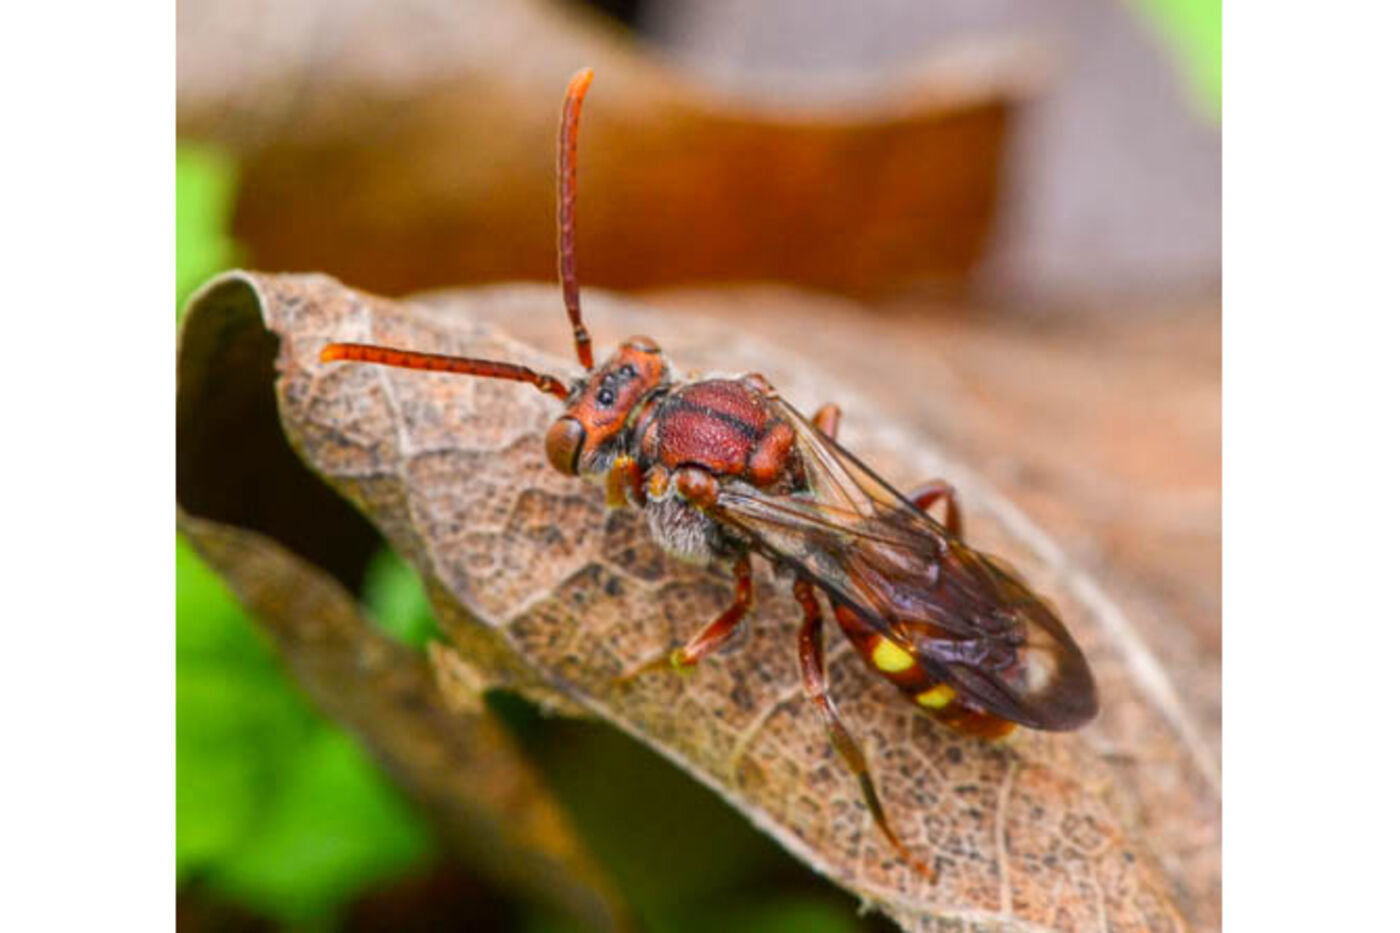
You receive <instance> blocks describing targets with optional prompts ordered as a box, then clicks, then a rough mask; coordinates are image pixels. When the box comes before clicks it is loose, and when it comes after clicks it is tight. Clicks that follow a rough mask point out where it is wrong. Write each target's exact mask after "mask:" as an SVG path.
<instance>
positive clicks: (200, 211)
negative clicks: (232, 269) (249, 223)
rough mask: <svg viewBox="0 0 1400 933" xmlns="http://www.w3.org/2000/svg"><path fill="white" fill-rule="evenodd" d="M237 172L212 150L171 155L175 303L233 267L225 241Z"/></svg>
mask: <svg viewBox="0 0 1400 933" xmlns="http://www.w3.org/2000/svg"><path fill="white" fill-rule="evenodd" d="M236 190H237V172H236V169H235V166H234V162H233V159H232V158H231V157H230V156H228V155H227V154H225V153H222V152H219V151H218V150H215V149H209V148H201V147H194V146H189V145H182V146H178V147H176V149H175V300H176V303H177V307H183V305H184V302H185V299H186V298H188V297H189V295H190V292H192V291H194V289H195V288H196V287H197V286H198V285H199V284H200V283H202V282H203V281H204V280H205V279H207V278H209V276H211V275H213V274H214V273H215V272H218V271H219V270H221V269H225V268H228V267H229V266H231V265H234V264H235V263H237V261H238V249H237V246H236V245H235V243H234V241H233V238H232V237H230V236H229V234H228V229H229V220H230V218H231V217H232V215H233V196H234V193H235V191H236Z"/></svg>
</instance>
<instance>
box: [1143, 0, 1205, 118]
mask: <svg viewBox="0 0 1400 933" xmlns="http://www.w3.org/2000/svg"><path fill="white" fill-rule="evenodd" d="M1137 7H1138V9H1139V10H1141V11H1142V12H1143V14H1144V15H1146V16H1147V18H1148V20H1149V21H1150V22H1151V24H1152V25H1153V27H1155V28H1156V29H1157V31H1158V32H1159V33H1160V34H1161V35H1162V37H1163V39H1164V40H1165V41H1166V42H1167V46H1168V50H1169V51H1170V52H1171V54H1172V56H1173V57H1174V58H1175V59H1176V64H1177V68H1178V69H1180V71H1181V73H1182V75H1183V76H1184V77H1185V83H1186V86H1187V88H1188V89H1189V90H1190V92H1191V96H1192V98H1193V99H1194V101H1195V103H1196V106H1197V107H1198V108H1199V109H1200V110H1201V111H1202V112H1203V113H1205V114H1208V115H1209V116H1211V117H1213V118H1215V119H1216V120H1218V119H1219V118H1220V82H1221V66H1220V53H1221V22H1220V21H1221V16H1220V9H1221V4H1220V0H1137Z"/></svg>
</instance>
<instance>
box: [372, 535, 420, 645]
mask: <svg viewBox="0 0 1400 933" xmlns="http://www.w3.org/2000/svg"><path fill="white" fill-rule="evenodd" d="M364 601H365V605H366V606H367V607H368V608H369V611H370V614H371V615H372V616H373V617H374V620H375V622H376V623H377V624H378V626H379V628H380V629H381V630H382V631H383V632H384V634H386V635H388V636H389V637H390V638H393V639H395V640H397V641H399V642H402V643H403V644H405V645H410V646H412V647H414V648H422V647H423V646H425V645H426V644H427V643H428V642H429V641H431V640H432V639H434V638H436V637H437V633H438V631H437V621H436V620H435V619H434V618H433V610H432V606H431V605H430V604H429V603H428V594H427V593H425V592H424V591H423V584H422V581H420V580H419V579H418V574H416V573H414V571H413V569H412V568H411V567H409V566H408V564H407V563H405V562H404V560H403V559H402V558H401V557H399V556H398V554H396V553H394V552H393V551H392V550H390V549H389V548H387V547H386V548H381V549H380V550H379V552H378V553H377V554H375V555H374V558H373V559H372V560H371V561H370V564H369V568H368V570H367V571H366V572H365V583H364Z"/></svg>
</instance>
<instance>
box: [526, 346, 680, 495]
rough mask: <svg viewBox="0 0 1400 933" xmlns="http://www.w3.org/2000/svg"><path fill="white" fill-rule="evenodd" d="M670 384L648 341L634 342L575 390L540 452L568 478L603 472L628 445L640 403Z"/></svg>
mask: <svg viewBox="0 0 1400 933" xmlns="http://www.w3.org/2000/svg"><path fill="white" fill-rule="evenodd" d="M669 381H670V366H669V365H668V364H667V362H666V358H665V357H664V356H662V355H661V348H660V347H658V346H657V345H656V341H654V340H652V339H651V338H650V337H633V338H631V339H630V340H628V341H626V342H625V343H623V344H622V345H621V346H620V347H618V348H617V351H616V352H614V353H613V355H612V356H611V357H609V358H608V359H607V360H606V361H604V362H603V364H602V365H601V366H598V367H595V368H594V369H593V370H592V371H591V372H590V373H588V375H587V376H585V377H584V378H583V379H582V380H580V381H579V382H578V383H576V384H575V385H574V388H573V391H571V392H570V393H569V399H568V407H566V408H565V409H564V413H563V414H562V415H560V416H559V420H557V421H555V422H554V424H553V425H551V426H550V428H549V432H548V433H547V434H546V435H545V452H546V454H548V456H549V462H550V463H551V464H552V465H553V466H554V468H555V469H556V470H558V471H559V472H561V473H564V474H565V475H568V476H579V475H583V476H595V475H601V474H604V473H606V472H607V470H608V468H609V467H610V466H611V464H612V458H613V457H614V456H615V455H616V453H617V452H618V451H619V448H620V447H621V446H622V445H624V444H625V443H626V441H627V434H628V429H629V428H630V426H631V425H632V424H633V423H634V416H635V414H636V413H637V412H638V410H639V406H640V403H641V402H642V400H643V399H644V398H646V396H647V395H648V393H650V392H651V391H652V390H653V389H656V388H658V387H660V386H663V385H665V384H666V383H667V382H669Z"/></svg>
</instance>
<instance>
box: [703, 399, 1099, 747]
mask: <svg viewBox="0 0 1400 933" xmlns="http://www.w3.org/2000/svg"><path fill="white" fill-rule="evenodd" d="M778 404H779V405H780V406H781V407H782V409H783V411H784V414H785V415H786V416H787V417H788V418H789V419H790V421H791V423H792V427H793V429H794V431H795V432H796V436H797V450H798V452H799V454H800V455H801V458H802V465H803V469H804V471H805V474H806V486H807V488H806V489H805V490H803V491H802V492H800V493H796V494H791V495H775V494H770V493H765V492H763V491H761V490H758V489H755V488H753V487H751V486H746V485H743V484H727V485H726V486H725V487H723V488H722V489H721V490H720V493H719V495H718V498H717V500H716V503H715V505H714V507H713V510H712V511H713V512H714V514H715V515H716V516H717V517H718V518H721V519H722V520H724V521H725V522H727V523H728V524H730V525H731V526H732V527H735V528H737V529H739V530H741V531H743V532H745V533H747V535H748V536H749V537H751V538H752V539H753V540H754V541H755V543H757V544H758V545H759V547H760V549H761V550H763V551H766V552H768V553H770V554H772V555H774V556H776V557H779V558H781V559H783V560H785V561H787V562H789V563H792V564H795V565H796V566H798V567H800V568H801V569H802V570H803V571H804V572H806V573H807V574H808V575H810V576H811V577H813V578H814V579H816V580H817V581H818V582H820V583H821V584H822V586H823V588H824V589H825V590H826V591H827V592H828V593H829V594H830V595H831V596H832V597H833V598H834V599H836V600H838V601H840V602H842V603H845V604H846V605H848V606H849V607H850V608H851V609H853V610H855V611H856V612H857V613H858V614H859V615H860V617H861V618H862V620H863V621H865V622H866V623H867V624H869V625H870V626H871V627H872V628H873V629H875V630H876V631H877V632H879V633H880V634H881V635H883V636H885V637H886V638H888V639H890V640H891V641H893V642H894V643H895V644H897V645H898V646H899V647H901V648H903V649H904V650H905V651H907V652H909V654H911V655H912V656H913V657H914V658H915V660H916V661H917V662H918V663H919V665H920V666H921V667H923V668H924V669H925V670H926V671H927V672H928V673H929V675H930V676H931V677H933V678H935V679H936V680H938V681H941V682H948V683H951V684H952V685H954V687H955V688H957V689H958V691H959V694H960V695H962V696H964V697H966V698H970V699H972V700H973V701H974V702H975V703H977V704H979V705H981V706H982V707H984V708H985V709H986V710H987V711H988V712H991V713H994V714H996V715H999V716H1003V717H1005V718H1007V719H1010V720H1013V721H1015V722H1020V723H1023V724H1025V725H1029V726H1032V727H1034V728H1039V729H1073V728H1075V727H1077V726H1079V725H1082V724H1083V723H1084V722H1086V721H1088V720H1089V719H1090V718H1092V717H1093V715H1094V714H1095V713H1096V712H1097V710H1098V701H1097V699H1096V695H1095V688H1094V681H1093V676H1092V674H1090V672H1089V665H1088V662H1087V661H1086V660H1085V658H1084V655H1083V653H1082V652H1081V651H1080V650H1079V647H1078V646H1077V645H1076V644H1075V643H1074V640H1073V638H1071V637H1070V635H1069V632H1068V631H1067V630H1066V629H1065V627H1064V625H1063V623H1061V622H1060V620H1059V618H1058V617H1057V616H1056V615H1055V612H1054V610H1052V609H1051V608H1050V606H1049V605H1047V604H1046V602H1045V601H1044V600H1042V599H1041V598H1039V597H1038V596H1036V595H1035V594H1034V593H1033V592H1032V591H1031V590H1030V589H1029V588H1028V587H1027V586H1026V584H1025V583H1024V582H1023V581H1022V580H1020V579H1019V578H1018V577H1017V576H1015V575H1014V573H1013V572H1011V571H1010V570H1009V569H1008V568H1005V567H1004V566H1003V565H1001V564H999V562H997V561H996V560H995V558H991V557H989V556H987V555H984V554H982V553H980V552H978V551H976V550H974V549H972V548H970V547H968V546H967V545H965V544H963V543H962V542H961V541H959V540H958V539H957V538H954V537H953V536H952V535H951V534H950V533H949V532H948V531H947V529H945V528H944V527H943V526H942V525H940V524H939V523H938V522H936V521H934V520H933V519H932V518H930V517H929V516H928V515H927V514H926V513H924V512H923V511H922V510H920V509H918V508H916V507H915V506H914V505H912V504H911V503H910V502H908V501H907V500H906V499H905V498H904V497H903V496H901V495H900V494H899V493H898V492H896V491H895V490H894V489H893V488H891V487H890V486H889V484H887V483H886V482H885V481H884V480H882V479H880V478H879V477H878V476H876V475H875V473H874V472H873V471H871V470H870V469H869V468H868V467H866V466H865V465H864V464H862V463H861V462H860V461H859V460H858V459H856V458H855V457H854V456H853V455H852V454H851V453H850V452H849V451H847V450H845V449H844V448H843V447H841V446H840V445H839V444H837V443H836V442H835V441H832V440H831V439H830V438H828V437H826V435H824V434H822V433H821V432H820V431H818V430H817V429H816V428H815V427H813V426H812V425H811V424H810V423H809V422H808V421H807V420H806V419H805V418H803V417H802V416H801V415H800V414H798V413H797V412H796V411H794V410H793V409H792V408H791V406H789V405H788V404H787V403H786V402H783V401H782V400H778Z"/></svg>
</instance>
